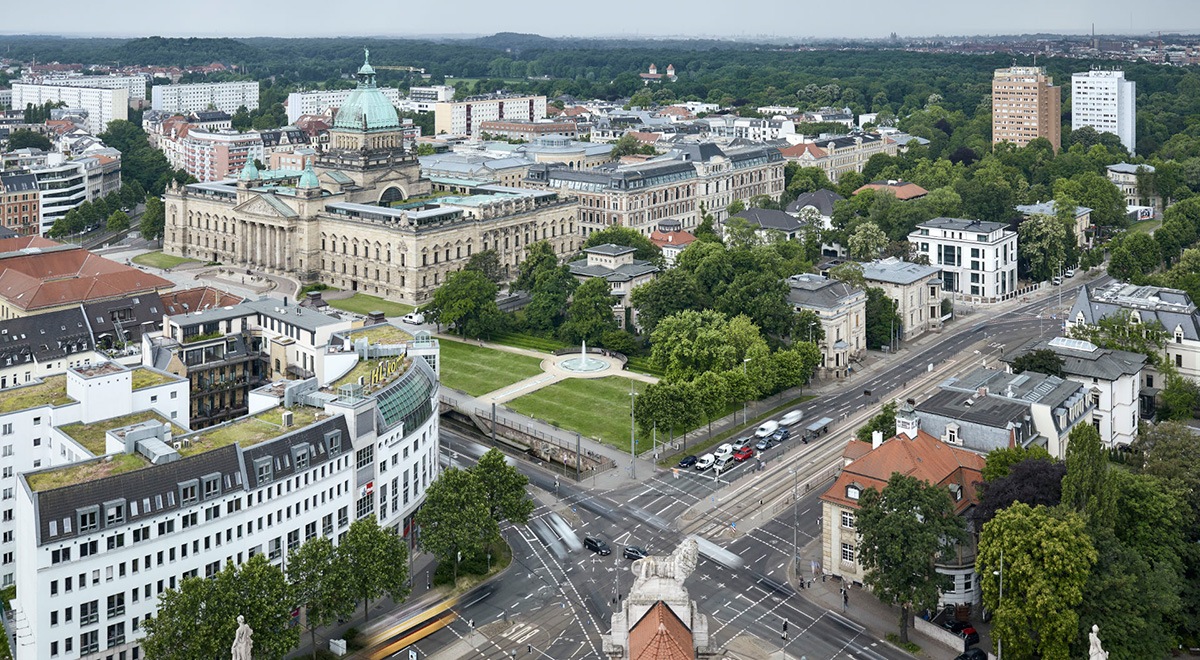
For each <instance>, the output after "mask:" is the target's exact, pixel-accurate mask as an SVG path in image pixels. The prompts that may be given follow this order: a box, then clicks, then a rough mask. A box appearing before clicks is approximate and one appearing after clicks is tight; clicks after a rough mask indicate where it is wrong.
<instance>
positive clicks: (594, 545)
mask: <svg viewBox="0 0 1200 660" xmlns="http://www.w3.org/2000/svg"><path fill="white" fill-rule="evenodd" d="M583 547H585V548H587V549H588V550H591V551H592V552H594V553H596V554H598V555H600V556H606V555H611V554H612V550H609V548H608V544H607V543H605V542H604V541H602V540H600V539H599V538H597V537H595V536H585V537H583Z"/></svg>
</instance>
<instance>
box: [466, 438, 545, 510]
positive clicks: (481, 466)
mask: <svg viewBox="0 0 1200 660" xmlns="http://www.w3.org/2000/svg"><path fill="white" fill-rule="evenodd" d="M470 472H471V476H473V477H474V478H475V480H476V481H477V482H479V489H480V491H481V493H482V495H483V501H484V502H486V503H487V506H488V511H489V513H490V514H491V516H492V518H493V519H495V520H496V522H501V521H505V520H506V521H508V522H510V523H512V524H514V525H523V524H525V522H526V521H528V520H529V514H531V513H533V500H532V499H530V497H529V493H527V492H525V486H526V484H528V483H529V479H527V478H526V477H525V475H523V474H521V473H520V472H518V471H517V468H515V467H513V466H512V465H509V464H508V460H507V459H506V458H505V457H504V454H502V453H500V451H499V450H498V449H489V450H488V451H487V452H486V453H484V455H483V456H481V457H480V458H479V462H478V463H477V464H476V465H475V467H473V468H471V470H470Z"/></svg>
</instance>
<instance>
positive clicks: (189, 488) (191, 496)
mask: <svg viewBox="0 0 1200 660" xmlns="http://www.w3.org/2000/svg"><path fill="white" fill-rule="evenodd" d="M198 499H199V498H198V497H197V495H196V483H195V482H191V483H188V484H186V485H183V486H180V487H179V501H180V503H181V504H183V505H184V506H187V505H189V504H195V503H196V502H197V501H198Z"/></svg>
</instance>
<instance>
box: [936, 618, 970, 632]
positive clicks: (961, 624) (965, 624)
mask: <svg viewBox="0 0 1200 660" xmlns="http://www.w3.org/2000/svg"><path fill="white" fill-rule="evenodd" d="M942 627H943V628H945V629H946V630H949V631H950V632H952V633H955V634H959V633H961V632H962V631H963V630H966V629H967V628H972V627H973V626H972V625H971V622H970V621H959V620H958V619H946V620H945V621H943V622H942Z"/></svg>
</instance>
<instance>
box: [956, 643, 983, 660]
mask: <svg viewBox="0 0 1200 660" xmlns="http://www.w3.org/2000/svg"><path fill="white" fill-rule="evenodd" d="M954 660H988V654H987V652H986V651H984V650H983V649H980V648H977V647H974V646H972V647H971V648H969V649H967V650H966V651H965V652H963V653H962V654H960V655H959V656H957V657H956V658H954Z"/></svg>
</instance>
